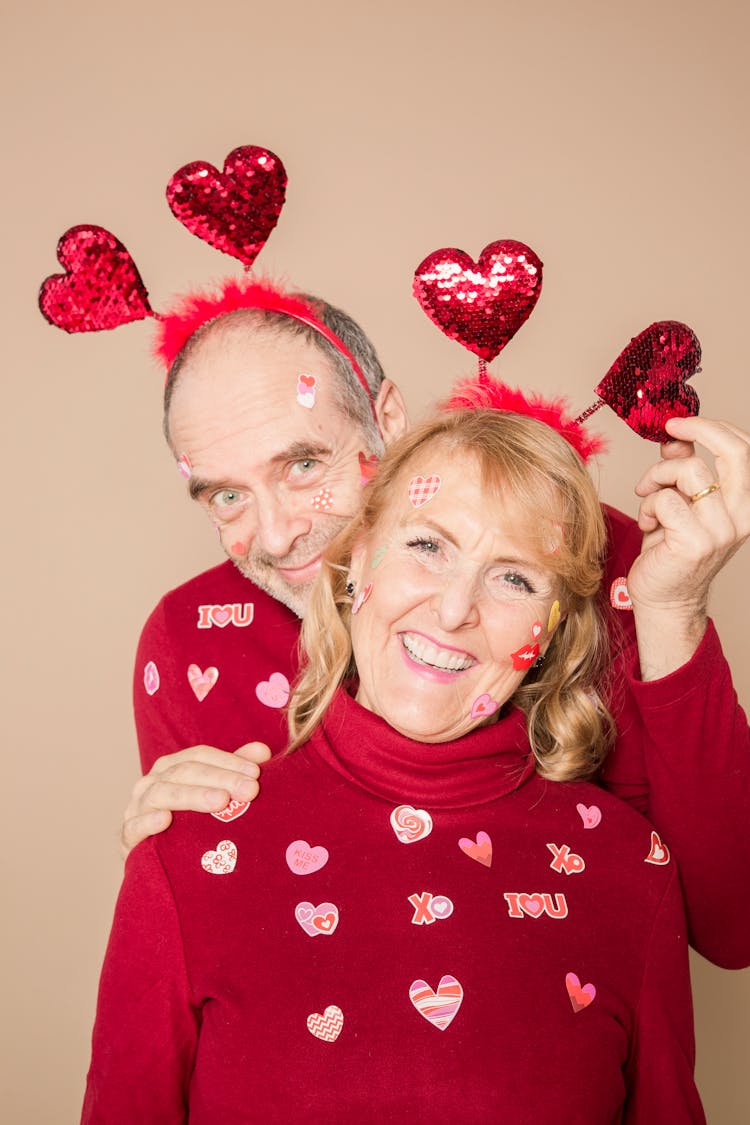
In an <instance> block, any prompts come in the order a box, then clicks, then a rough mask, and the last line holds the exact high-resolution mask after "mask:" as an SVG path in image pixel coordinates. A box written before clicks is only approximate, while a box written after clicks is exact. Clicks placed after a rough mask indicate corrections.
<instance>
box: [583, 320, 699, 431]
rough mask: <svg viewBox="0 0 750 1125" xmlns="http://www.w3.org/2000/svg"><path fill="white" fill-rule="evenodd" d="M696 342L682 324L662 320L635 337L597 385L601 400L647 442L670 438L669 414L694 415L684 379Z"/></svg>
mask: <svg viewBox="0 0 750 1125" xmlns="http://www.w3.org/2000/svg"><path fill="white" fill-rule="evenodd" d="M700 361H701V346H700V343H699V341H698V337H697V336H696V335H695V333H694V332H693V330H692V329H691V328H688V326H687V324H680V323H679V321H676V320H661V321H658V322H657V323H656V324H651V325H649V327H648V328H646V329H645V330H644V331H643V332H641V333H640V334H639V335H638V336H635V337H634V338H633V339H632V340H631V341H630V343H629V344H628V346H627V347H626V348H625V349H624V350H623V351H622V352H621V354H620V355H619V356H618V357H617V359H616V360H615V362H614V363H613V364H612V366H611V367H610V369H609V371H608V372H607V374H606V375H605V376H604V378H603V379H602V381H601V383H600V384H599V386H598V387H597V388H596V393H597V394H598V395H599V398H600V399H601V400H602V402H605V403H606V404H607V406H610V407H611V408H612V410H614V412H615V414H617V415H618V417H620V418H622V420H623V421H624V422H627V424H628V425H629V426H630V428H631V430H635V432H636V433H637V434H640V436H641V437H644V438H648V440H649V441H669V440H670V438H669V435H668V434H667V432H666V430H665V429H664V423H665V422H667V421H668V419H669V418H687V417H690V416H691V415H694V414H697V413H698V411H699V409H700V400H699V398H698V395H697V394H696V392H695V391H694V390H693V388H692V387H690V386H688V385H687V383H686V380H687V379H689V378H690V377H691V375H694V374H695V373H696V371H698V370H699V366H698V365H699V364H700Z"/></svg>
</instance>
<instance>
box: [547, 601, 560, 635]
mask: <svg viewBox="0 0 750 1125" xmlns="http://www.w3.org/2000/svg"><path fill="white" fill-rule="evenodd" d="M559 624H560V603H559V602H553V603H552V606H551V608H550V611H549V619H548V620H547V632H548V633H554V631H555V629H556V628H557V626H558V625H559Z"/></svg>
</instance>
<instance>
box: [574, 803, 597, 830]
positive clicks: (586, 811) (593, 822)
mask: <svg viewBox="0 0 750 1125" xmlns="http://www.w3.org/2000/svg"><path fill="white" fill-rule="evenodd" d="M576 809H577V810H578V815H579V816H580V818H581V820H582V821H583V827H584V828H596V827H597V825H599V824H601V819H602V810H601V809H600V808H599V806H598V805H589V806H588V807H586V805H576Z"/></svg>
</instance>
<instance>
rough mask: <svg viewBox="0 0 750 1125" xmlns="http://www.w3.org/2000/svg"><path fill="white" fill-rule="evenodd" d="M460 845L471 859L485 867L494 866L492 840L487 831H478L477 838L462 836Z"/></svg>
mask: <svg viewBox="0 0 750 1125" xmlns="http://www.w3.org/2000/svg"><path fill="white" fill-rule="evenodd" d="M458 846H459V848H460V849H461V851H462V852H463V853H464V855H467V856H468V857H469V859H475V860H476V861H477V863H481V864H483V865H484V866H485V867H492V840H491V839H490V838H489V836H488V835H487V833H486V832H477V838H476V840H471V839H468V838H467V837H466V836H462V837H461V839H460V840H459V841H458Z"/></svg>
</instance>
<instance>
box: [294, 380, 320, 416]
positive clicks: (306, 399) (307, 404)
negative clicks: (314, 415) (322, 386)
mask: <svg viewBox="0 0 750 1125" xmlns="http://www.w3.org/2000/svg"><path fill="white" fill-rule="evenodd" d="M317 383H318V380H317V378H316V376H315V375H300V376H299V378H298V379H297V402H298V403H299V405H300V406H304V408H305V410H312V408H313V407H314V406H315V389H316V387H317Z"/></svg>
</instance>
